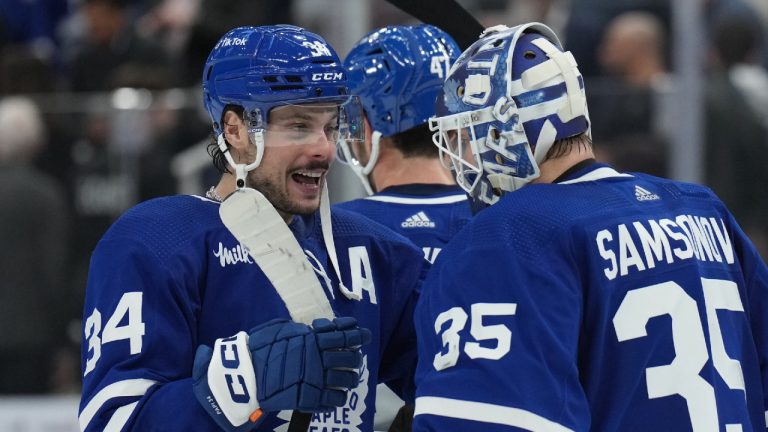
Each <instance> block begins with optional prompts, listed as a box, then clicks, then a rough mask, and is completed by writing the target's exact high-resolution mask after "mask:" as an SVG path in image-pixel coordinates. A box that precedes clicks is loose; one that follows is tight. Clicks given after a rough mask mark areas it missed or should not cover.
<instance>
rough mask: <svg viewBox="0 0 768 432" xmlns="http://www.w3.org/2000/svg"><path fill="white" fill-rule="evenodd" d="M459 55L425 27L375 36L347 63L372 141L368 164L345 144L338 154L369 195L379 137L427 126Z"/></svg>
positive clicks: (394, 29)
mask: <svg viewBox="0 0 768 432" xmlns="http://www.w3.org/2000/svg"><path fill="white" fill-rule="evenodd" d="M459 53H460V49H459V46H458V45H457V44H456V42H455V41H454V40H453V38H451V36H449V35H448V34H447V33H445V32H444V31H442V30H440V29H439V28H437V27H434V26H431V25H428V24H420V25H413V26H389V27H384V28H382V29H379V30H376V31H374V32H371V33H369V34H368V35H366V36H365V37H363V38H362V39H360V41H358V42H357V44H356V45H355V46H354V47H353V48H352V50H351V51H350V52H349V54H348V55H347V57H346V58H345V59H344V68H345V69H346V71H347V75H348V77H349V85H350V89H351V92H352V94H354V95H357V96H359V97H360V101H361V103H362V105H363V109H364V110H365V114H366V117H367V118H368V122H369V123H370V125H371V129H372V130H373V137H372V143H371V151H370V154H369V155H367V156H368V160H367V161H365V163H363V162H362V161H360V160H359V159H358V157H357V155H355V152H354V151H353V149H351V148H349V147H347V146H346V145H344V144H343V143H341V145H339V148H338V156H339V161H341V162H343V163H345V164H347V165H349V166H350V168H351V169H352V170H353V171H354V172H355V174H356V175H357V176H358V177H359V178H360V180H361V181H362V183H363V186H364V187H365V188H366V190H367V192H368V193H369V194H370V193H372V192H373V191H372V189H371V186H370V183H369V181H368V177H367V176H368V175H369V174H370V173H371V171H372V170H373V167H374V165H375V164H376V160H377V159H378V153H379V145H378V144H379V138H380V137H382V136H384V137H389V136H392V135H395V134H398V133H401V132H404V131H406V130H408V129H411V128H414V127H416V126H420V125H422V124H424V123H427V121H428V120H429V118H430V117H431V116H433V115H434V113H435V98H436V97H437V94H438V92H439V90H440V88H441V87H442V85H443V81H444V80H445V77H446V75H447V74H448V69H449V68H450V65H451V64H453V62H454V61H456V59H457V58H458V56H459Z"/></svg>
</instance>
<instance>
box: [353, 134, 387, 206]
mask: <svg viewBox="0 0 768 432" xmlns="http://www.w3.org/2000/svg"><path fill="white" fill-rule="evenodd" d="M380 140H381V132H379V131H373V134H371V154H370V157H369V158H368V162H367V163H366V164H365V166H359V165H358V166H354V165H350V166H351V167H352V171H353V172H354V173H355V174H356V175H357V177H358V178H359V179H360V182H361V183H362V184H363V187H364V188H365V192H366V193H367V194H368V195H373V192H374V190H373V187H372V186H371V180H370V179H369V178H368V176H370V175H371V173H372V172H373V167H374V166H376V162H377V161H378V160H379V141H380Z"/></svg>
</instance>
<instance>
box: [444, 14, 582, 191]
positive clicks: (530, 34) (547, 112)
mask: <svg viewBox="0 0 768 432" xmlns="http://www.w3.org/2000/svg"><path fill="white" fill-rule="evenodd" d="M435 111H436V117H435V118H432V119H430V129H432V130H433V131H435V135H434V137H433V140H434V142H435V144H436V145H437V146H438V147H439V148H440V151H441V154H442V155H443V156H447V158H445V157H444V158H443V159H444V160H445V159H450V161H451V164H452V169H454V170H455V171H456V180H457V183H458V184H459V185H460V186H461V187H462V188H464V190H466V191H467V192H468V193H469V194H470V195H471V196H472V197H473V198H474V199H475V200H480V201H482V202H484V203H486V204H493V203H494V202H496V201H497V200H498V198H499V196H500V195H501V194H502V193H503V192H512V191H515V190H517V189H519V188H520V187H522V186H524V185H526V184H527V183H529V182H530V181H532V180H534V179H536V178H537V177H538V176H539V175H540V172H539V164H540V163H541V162H543V161H544V159H545V158H546V155H547V152H548V151H549V149H550V148H552V145H553V144H554V143H555V141H557V140H561V139H564V138H568V137H573V136H576V135H579V134H582V133H588V134H589V133H590V132H589V131H590V123H589V115H588V113H587V102H586V95H585V92H584V81H583V78H582V76H581V74H580V73H579V70H578V68H577V65H576V61H575V59H574V58H573V55H571V53H570V52H566V51H564V50H563V47H562V45H561V44H560V41H559V40H558V38H557V36H556V35H555V33H554V32H553V31H552V30H551V29H550V28H549V27H547V26H545V25H544V24H540V23H528V24H523V25H520V26H516V27H512V28H509V27H506V26H495V27H491V28H489V29H487V30H486V31H485V32H483V34H482V35H481V38H480V40H478V41H477V42H475V43H474V44H472V46H470V47H469V48H468V49H467V50H466V51H464V52H463V53H462V54H461V56H460V57H459V59H458V60H457V61H456V63H455V64H454V65H453V67H452V68H451V70H450V72H449V74H448V77H447V79H446V82H445V84H444V85H443V88H442V90H441V92H440V95H439V96H438V99H437V102H436V107H435Z"/></svg>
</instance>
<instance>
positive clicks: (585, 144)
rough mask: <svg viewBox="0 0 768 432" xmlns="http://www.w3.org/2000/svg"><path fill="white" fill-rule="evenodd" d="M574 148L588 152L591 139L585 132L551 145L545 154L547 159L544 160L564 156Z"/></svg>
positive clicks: (590, 146)
mask: <svg viewBox="0 0 768 432" xmlns="http://www.w3.org/2000/svg"><path fill="white" fill-rule="evenodd" d="M574 147H579V148H580V149H583V150H589V149H591V148H592V138H591V137H590V136H589V135H588V134H587V133H586V132H583V133H580V134H578V135H575V136H572V137H568V138H565V139H561V140H557V141H555V143H554V144H552V147H551V148H550V149H549V151H548V152H547V157H546V158H544V160H547V159H555V158H559V157H560V156H565V155H566V154H568V153H570V152H571V151H572V150H573V149H574Z"/></svg>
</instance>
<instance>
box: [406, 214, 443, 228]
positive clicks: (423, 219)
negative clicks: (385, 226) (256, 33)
mask: <svg viewBox="0 0 768 432" xmlns="http://www.w3.org/2000/svg"><path fill="white" fill-rule="evenodd" d="M400 226H401V227H403V228H434V227H435V223H434V222H432V221H431V220H429V218H428V217H427V214H426V213H424V212H423V211H420V212H418V213H416V214H415V215H413V216H411V217H409V218H408V219H406V220H404V221H403V222H402V223H401V224H400Z"/></svg>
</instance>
